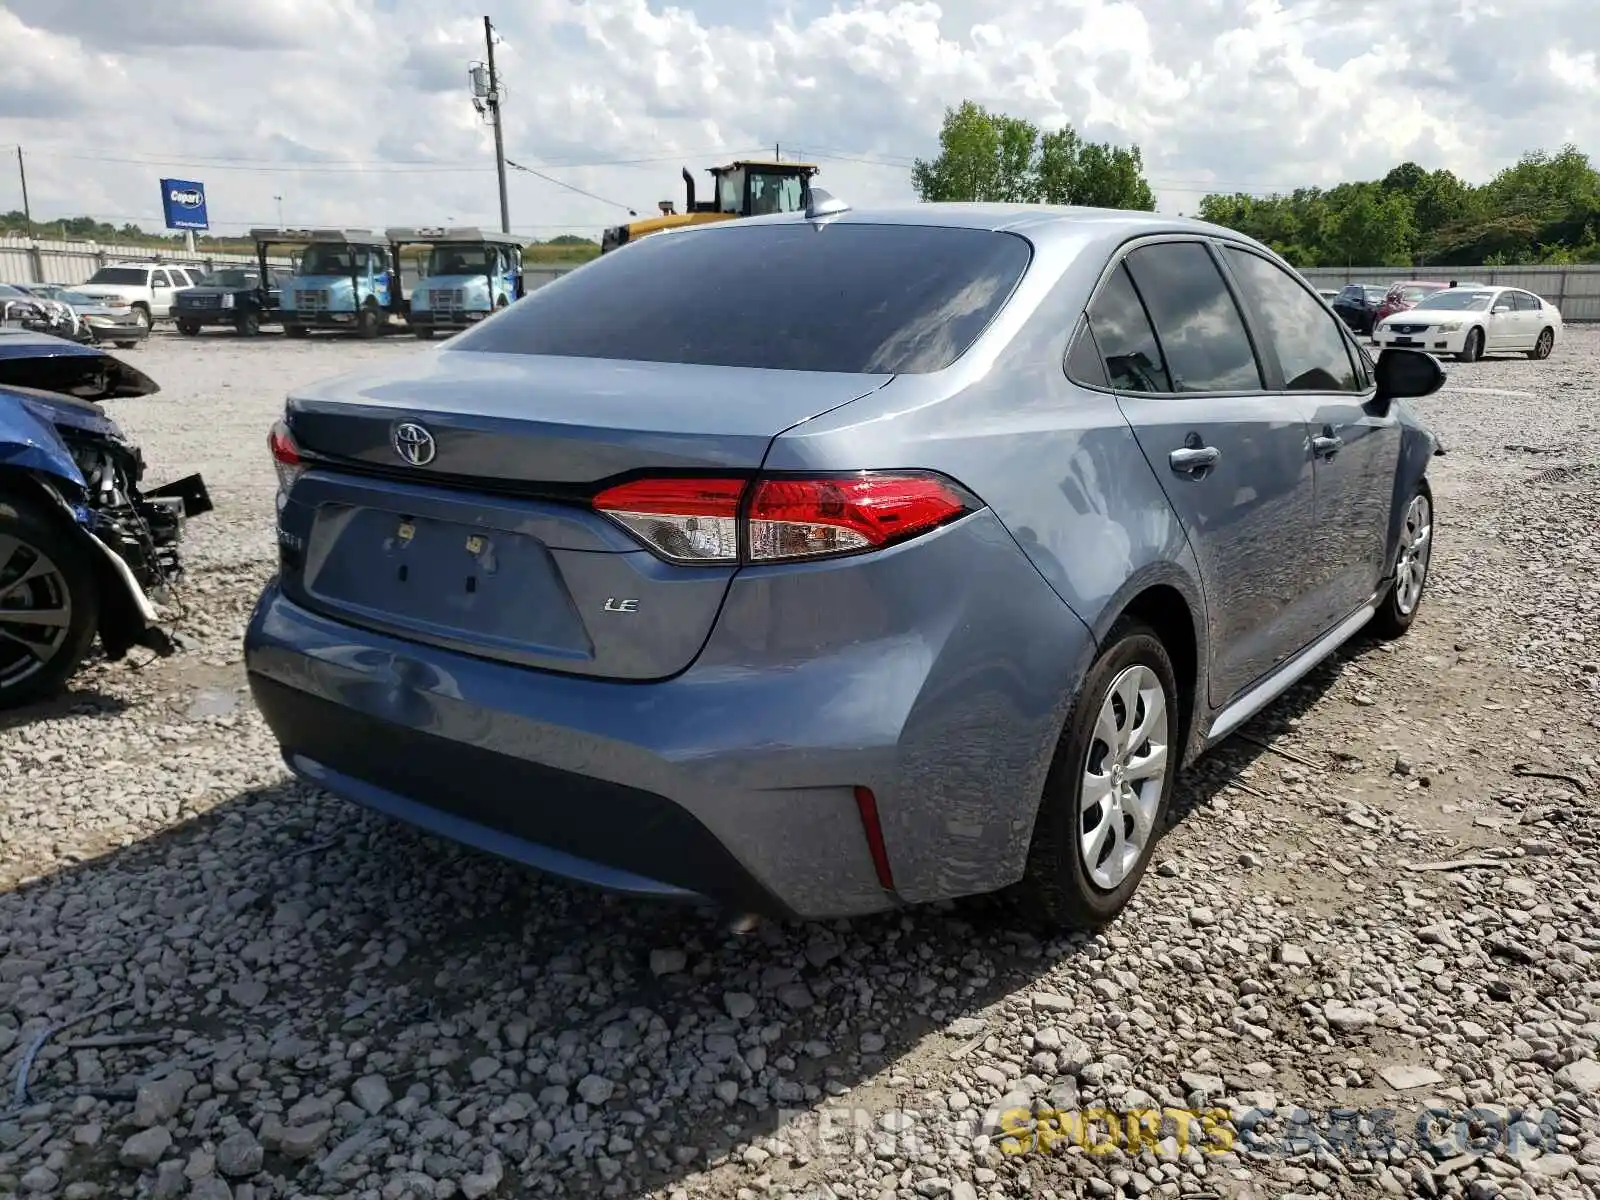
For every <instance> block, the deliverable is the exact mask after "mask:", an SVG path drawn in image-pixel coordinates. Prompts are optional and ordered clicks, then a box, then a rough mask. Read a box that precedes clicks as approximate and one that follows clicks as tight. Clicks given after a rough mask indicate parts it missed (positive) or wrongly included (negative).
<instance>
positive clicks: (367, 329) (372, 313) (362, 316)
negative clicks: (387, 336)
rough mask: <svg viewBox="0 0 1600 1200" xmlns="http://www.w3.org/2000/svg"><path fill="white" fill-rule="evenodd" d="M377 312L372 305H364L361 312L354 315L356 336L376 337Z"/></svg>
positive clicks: (377, 326)
mask: <svg viewBox="0 0 1600 1200" xmlns="http://www.w3.org/2000/svg"><path fill="white" fill-rule="evenodd" d="M378 331H379V325H378V310H377V307H376V306H374V305H372V304H364V305H362V307H361V311H360V312H359V313H357V314H356V336H357V337H362V338H375V337H377V336H378Z"/></svg>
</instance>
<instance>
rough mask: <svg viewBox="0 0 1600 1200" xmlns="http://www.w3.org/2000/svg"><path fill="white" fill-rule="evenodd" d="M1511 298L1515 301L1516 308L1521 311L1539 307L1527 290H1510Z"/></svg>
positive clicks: (1532, 310) (1530, 310) (1533, 309)
mask: <svg viewBox="0 0 1600 1200" xmlns="http://www.w3.org/2000/svg"><path fill="white" fill-rule="evenodd" d="M1511 299H1512V300H1513V301H1515V302H1516V306H1517V309H1518V310H1519V311H1521V312H1534V311H1536V310H1537V309H1538V307H1539V301H1538V300H1537V299H1536V298H1535V297H1533V296H1531V295H1529V294H1528V293H1527V292H1512V293H1511Z"/></svg>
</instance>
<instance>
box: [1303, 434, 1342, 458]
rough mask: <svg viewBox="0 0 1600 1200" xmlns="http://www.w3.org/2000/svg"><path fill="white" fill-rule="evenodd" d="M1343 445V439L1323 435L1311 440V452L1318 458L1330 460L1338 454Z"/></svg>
mask: <svg viewBox="0 0 1600 1200" xmlns="http://www.w3.org/2000/svg"><path fill="white" fill-rule="evenodd" d="M1343 445H1344V439H1343V438H1342V437H1337V436H1334V435H1332V434H1326V433H1325V434H1323V435H1322V436H1321V437H1314V438H1312V439H1311V450H1312V452H1313V453H1314V454H1316V456H1317V457H1318V458H1332V457H1333V456H1334V455H1335V454H1337V453H1339V448H1340V447H1341V446H1343Z"/></svg>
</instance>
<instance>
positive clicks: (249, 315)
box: [233, 308, 261, 337]
mask: <svg viewBox="0 0 1600 1200" xmlns="http://www.w3.org/2000/svg"><path fill="white" fill-rule="evenodd" d="M233 327H234V328H235V329H236V330H238V331H239V336H240V337H255V336H256V334H258V333H260V332H261V314H260V313H258V312H257V311H256V310H255V309H253V308H247V309H245V310H244V311H243V312H241V313H240V314H239V315H238V316H237V317H235V318H234V320H233Z"/></svg>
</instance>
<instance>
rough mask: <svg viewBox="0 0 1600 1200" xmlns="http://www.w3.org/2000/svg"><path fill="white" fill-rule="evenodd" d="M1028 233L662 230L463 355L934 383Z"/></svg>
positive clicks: (786, 227)
mask: <svg viewBox="0 0 1600 1200" xmlns="http://www.w3.org/2000/svg"><path fill="white" fill-rule="evenodd" d="M1031 253H1032V252H1031V250H1030V248H1029V245H1028V243H1027V242H1026V241H1024V240H1023V239H1022V238H1019V237H1016V236H1015V235H1013V234H1008V233H997V232H994V231H992V230H986V229H957V228H950V227H945V226H926V225H869V224H849V223H840V224H833V225H823V226H820V227H819V226H816V225H813V224H812V223H811V222H796V223H794V224H788V223H785V224H774V225H736V226H724V227H721V228H717V229H699V230H687V231H684V232H680V233H670V234H657V235H655V236H652V237H646V238H643V239H642V240H640V241H639V242H637V243H635V244H634V245H631V246H627V247H624V248H623V249H621V250H617V251H614V252H612V253H610V254H606V255H604V256H602V257H601V258H599V259H596V260H595V261H594V262H592V263H589V264H588V265H586V266H584V267H581V268H579V269H578V270H575V271H573V272H572V273H571V274H569V275H567V276H565V277H564V278H562V279H559V280H557V281H556V282H554V283H550V284H546V285H545V286H544V287H541V288H539V289H537V290H536V291H534V292H531V293H530V294H529V295H528V296H527V297H525V298H524V299H522V300H519V301H517V303H516V304H514V305H512V306H511V308H509V309H508V310H506V312H505V313H504V314H503V315H502V316H500V317H498V318H496V319H495V320H493V321H491V322H489V323H487V324H485V325H481V326H479V327H478V328H477V329H474V330H471V331H469V332H467V333H465V334H461V335H459V336H457V337H456V338H455V339H454V341H453V342H452V343H451V345H450V349H451V350H453V351H457V352H459V351H479V352H491V353H502V354H548V355H558V356H567V357H576V358H610V359H626V360H631V361H636V362H671V363H693V364H698V365H703V366H721V367H770V368H774V369H777V370H785V371H839V372H847V373H852V374H856V373H868V374H880V373H882V374H898V373H902V372H903V373H907V374H921V373H924V372H928V371H937V370H940V369H942V368H944V367H947V366H949V365H950V364H951V363H952V362H954V361H955V360H956V359H957V358H959V357H960V356H961V355H962V354H963V353H965V351H966V349H967V347H969V346H971V345H972V343H973V342H974V341H976V340H977V337H978V335H979V334H980V333H982V332H983V330H984V328H985V327H986V326H987V325H988V324H989V322H990V321H991V320H992V319H993V318H994V315H995V314H996V313H997V312H999V311H1000V308H1001V306H1002V305H1004V304H1005V302H1006V299H1007V298H1008V297H1009V296H1010V295H1011V291H1012V289H1013V288H1014V287H1015V286H1016V284H1017V281H1018V280H1019V279H1021V277H1022V273H1023V272H1024V271H1025V270H1026V269H1027V266H1028V261H1029V259H1030V257H1031Z"/></svg>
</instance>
